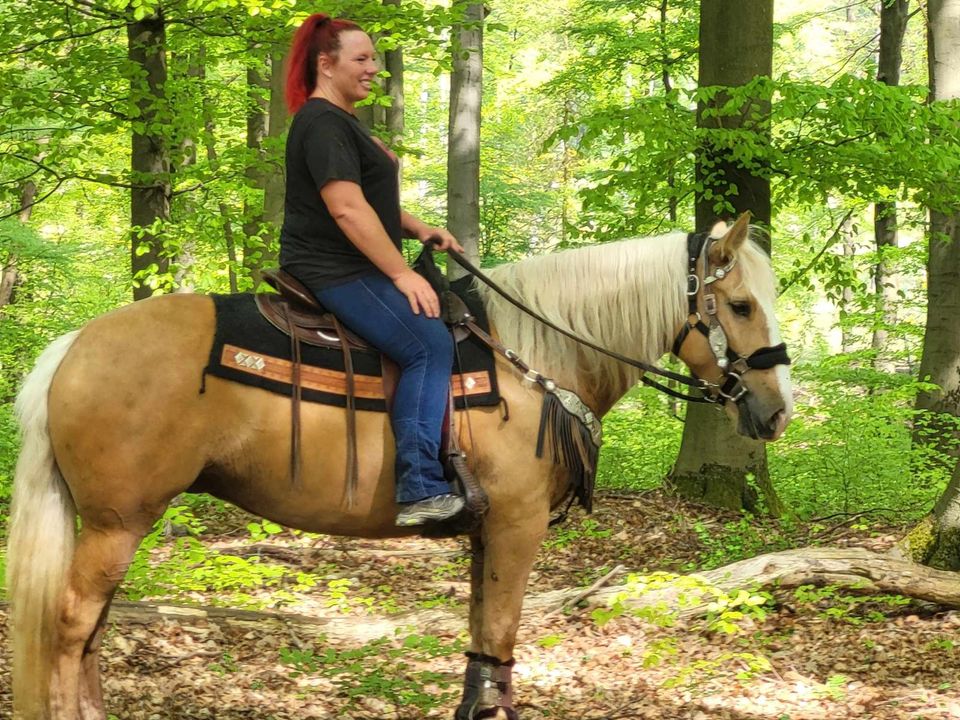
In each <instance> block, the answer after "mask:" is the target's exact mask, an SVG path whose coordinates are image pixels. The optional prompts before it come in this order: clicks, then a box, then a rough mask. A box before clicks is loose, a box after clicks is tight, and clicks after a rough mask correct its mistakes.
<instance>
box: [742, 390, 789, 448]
mask: <svg viewBox="0 0 960 720" xmlns="http://www.w3.org/2000/svg"><path fill="white" fill-rule="evenodd" d="M755 405H757V403H755V402H752V398H751V397H750V396H747V397H746V398H745V402H742V403H740V405H739V418H738V421H737V432H739V433H740V434H741V435H746V436H747V437H749V438H752V439H753V440H765V441H768V442H772V441H774V440H776V439H777V438H779V437H780V436H781V435H783V432H784V430H786V429H787V424H788V423H789V422H790V416H789V415H788V414H787V412H786V410H785V409H784V408H782V407H780V408H777V409H776V410H775V411H774V412H773V414H770V413H769V410H768V411H766V412H764V410H763V409H762V408H758V407H755Z"/></svg>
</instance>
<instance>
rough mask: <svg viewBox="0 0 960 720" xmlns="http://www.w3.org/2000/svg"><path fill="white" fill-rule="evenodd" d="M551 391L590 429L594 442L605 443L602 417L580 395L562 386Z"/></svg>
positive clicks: (598, 444)
mask: <svg viewBox="0 0 960 720" xmlns="http://www.w3.org/2000/svg"><path fill="white" fill-rule="evenodd" d="M549 392H551V393H553V394H554V395H555V396H556V397H557V400H559V401H560V404H561V405H563V407H564V408H566V409H567V410H568V411H569V412H570V413H572V414H573V415H576V416H577V418H579V419H580V422H582V423H583V424H584V426H585V427H586V428H587V430H589V431H590V437H591V439H592V440H593V444H594V445H596V446H597V447H600V445H602V444H603V425H602V424H601V423H600V418H598V417H597V416H596V415H594V414H593V411H592V410H591V409H590V408H589V407H588V406H587V404H586V403H585V402H584V401H583V400H581V399H580V396H579V395H577V394H576V393H575V392H573V391H572V390H567V389H565V388H562V387H555V389H553V390H549Z"/></svg>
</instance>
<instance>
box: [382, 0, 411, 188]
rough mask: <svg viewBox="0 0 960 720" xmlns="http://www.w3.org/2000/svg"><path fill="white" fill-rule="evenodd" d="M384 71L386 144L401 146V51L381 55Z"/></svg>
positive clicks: (390, 1) (395, 0)
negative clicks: (388, 102) (386, 104)
mask: <svg viewBox="0 0 960 720" xmlns="http://www.w3.org/2000/svg"><path fill="white" fill-rule="evenodd" d="M383 4H384V5H391V6H396V7H399V6H400V0H383ZM383 64H384V69H385V70H386V71H387V73H389V76H388V77H387V79H386V83H385V86H384V90H385V91H386V93H387V95H389V96H390V99H391V101H392V102H391V104H390V107H388V108H387V109H386V118H385V121H386V126H387V144H388V145H390V146H392V147H396V146H398V145H401V144H403V131H404V123H405V117H404V115H405V112H406V107H405V104H406V97H405V96H404V94H403V71H404V65H403V50H402V49H401V48H399V47H398V48H396V49H395V50H388V51H387V52H385V53H384V54H383ZM397 172H398V173H400V177H401V179H402V177H403V157H402V156H401V157H400V165H399V167H398V168H397Z"/></svg>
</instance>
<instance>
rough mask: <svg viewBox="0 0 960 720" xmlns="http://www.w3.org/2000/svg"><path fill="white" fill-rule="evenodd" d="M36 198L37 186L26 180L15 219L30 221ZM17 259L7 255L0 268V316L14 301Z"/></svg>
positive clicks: (18, 280)
mask: <svg viewBox="0 0 960 720" xmlns="http://www.w3.org/2000/svg"><path fill="white" fill-rule="evenodd" d="M36 197H37V184H36V183H35V182H33V180H27V181H26V182H25V183H24V184H23V187H21V188H20V212H19V213H18V215H17V217H19V218H20V222H22V223H26V222H29V221H30V215H31V214H32V213H33V201H34V199H35V198H36ZM18 262H19V258H18V257H17V256H16V255H13V254H11V255H9V256H8V257H6V258H4V259H3V265H2V266H0V315H2V314H3V308H5V307H6V306H7V305H12V304H13V301H14V299H15V297H14V291H15V290H16V288H17V283H19V282H20V271H19V270H18V269H17V263H18Z"/></svg>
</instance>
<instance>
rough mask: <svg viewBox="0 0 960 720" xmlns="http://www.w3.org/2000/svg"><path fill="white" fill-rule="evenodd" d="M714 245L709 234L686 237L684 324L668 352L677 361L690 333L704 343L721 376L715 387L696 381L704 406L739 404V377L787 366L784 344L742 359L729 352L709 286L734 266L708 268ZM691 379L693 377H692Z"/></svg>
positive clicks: (742, 392) (741, 386)
mask: <svg viewBox="0 0 960 720" xmlns="http://www.w3.org/2000/svg"><path fill="white" fill-rule="evenodd" d="M715 241H716V239H715V238H712V237H710V235H709V233H696V234H694V233H690V234H689V235H687V259H688V263H689V264H688V272H687V305H688V313H687V321H686V322H685V323H684V324H683V326H682V327H681V328H680V332H679V333H677V337H676V339H675V340H674V341H673V347H672V348H671V352H672V353H673V354H674V355H675V356H677V357H680V348H681V347H682V345H683V343H684V341H685V340H686V339H687V337H689V335H690V333H691V331H693V330H697V331H699V332H700V334H702V335H703V336H704V337H705V338H706V339H707V344H708V345H709V346H710V350H711V352H713V356H714V358H715V359H716V362H717V365H718V366H719V368H720V370H721V371H722V372H723V377H722V379H721V381H720V382H718V383H711V382H708V381H706V380H703V379H700V378H698V379H700V381H701V382H702V383H703V392H704V399H705V400H706V401H707V402H714V403H720V404H724V403H726V402H728V401H732V402H735V403H739V402H740V401H741V400H742V399H743V398H744V397H745V396H746V394H747V393H748V392H749V390H748V389H747V386H746V385H744V384H743V376H744V375H746V374H747V373H748V372H749V371H750V370H769V369H770V368H772V367H776V366H777V365H789V364H790V356H789V355H787V346H786V343H780V344H779V345H773V346H772V347H762V348H759V349H757V350H754V351H753V352H752V353H750V355H748V356H746V357H744V356H743V355H740V354H739V353H737V352H735V351H734V350H733V349H731V347H730V344H729V342H728V341H727V334H726V333H725V332H724V330H723V326H722V325H721V324H720V320H719V319H718V318H717V296H716V294H715V293H713V292H712V288H711V285H713V284H714V283H715V282H716V281H717V280H723V278H725V277H726V276H727V275H729V274H730V272H731V271H732V270H733V267H734V265H736V264H737V259H736V258H735V257H734V258H732V259H731V260H730V262H729V263H727V264H726V265H724V266H722V267H712V266H711V264H710V246H711V245H712V244H713V243H714V242H715ZM698 263H699V264H701V265H702V266H703V280H701V279H700V275H698V274H697V265H698ZM701 297H702V298H703V308H704V312H706V315H707V323H704V322H703V316H702V315H701V313H700V310H699V307H700V298H701ZM694 377H696V375H695V374H694Z"/></svg>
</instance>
